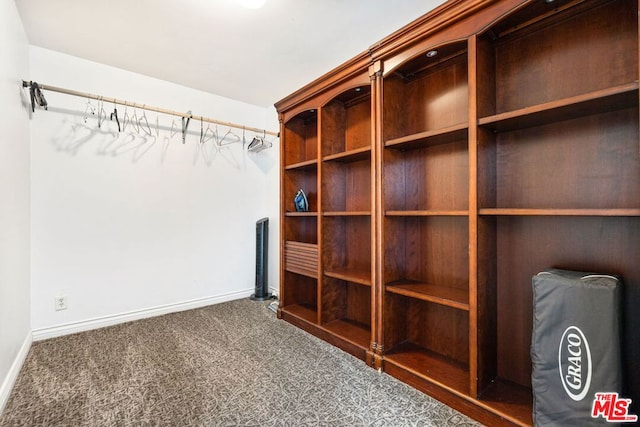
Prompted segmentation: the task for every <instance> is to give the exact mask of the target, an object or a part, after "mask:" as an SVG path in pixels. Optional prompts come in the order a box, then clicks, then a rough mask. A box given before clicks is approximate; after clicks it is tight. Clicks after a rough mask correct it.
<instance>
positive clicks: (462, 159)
mask: <svg viewBox="0 0 640 427" xmlns="http://www.w3.org/2000/svg"><path fill="white" fill-rule="evenodd" d="M384 167H385V188H389V191H385V198H386V199H385V207H386V209H387V210H467V209H468V206H469V196H468V194H469V152H468V143H467V140H466V138H465V139H463V140H458V141H456V142H455V143H450V144H442V145H435V146H427V147H425V148H421V149H415V150H410V151H406V152H401V153H398V152H396V151H395V150H389V149H387V150H385V166H384Z"/></svg>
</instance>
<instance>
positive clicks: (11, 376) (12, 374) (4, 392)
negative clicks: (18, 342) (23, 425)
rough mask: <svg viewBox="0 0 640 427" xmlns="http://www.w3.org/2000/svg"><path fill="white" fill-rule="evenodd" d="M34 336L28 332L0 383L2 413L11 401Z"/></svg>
mask: <svg viewBox="0 0 640 427" xmlns="http://www.w3.org/2000/svg"><path fill="white" fill-rule="evenodd" d="M31 342H32V336H31V333H28V334H27V336H26V337H25V338H24V342H23V343H22V346H21V347H20V351H18V354H17V355H16V357H15V359H13V363H12V364H11V368H9V372H7V376H6V377H5V379H4V381H3V382H2V385H0V414H2V411H4V407H5V405H6V404H7V402H8V401H9V396H11V390H13V386H14V384H15V383H16V380H17V379H18V374H19V373H20V369H22V365H23V364H24V361H25V360H26V359H27V354H29V349H30V348H31Z"/></svg>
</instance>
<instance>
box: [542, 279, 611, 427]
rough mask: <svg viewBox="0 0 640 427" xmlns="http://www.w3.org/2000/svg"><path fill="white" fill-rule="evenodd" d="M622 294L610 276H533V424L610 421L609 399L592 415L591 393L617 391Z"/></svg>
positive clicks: (574, 424) (589, 424) (592, 399)
mask: <svg viewBox="0 0 640 427" xmlns="http://www.w3.org/2000/svg"><path fill="white" fill-rule="evenodd" d="M621 298H622V282H621V280H620V278H618V277H615V276H608V275H603V274H593V273H582V272H576V271H567V270H557V269H551V270H548V271H544V272H542V273H539V274H537V275H536V276H534V277H533V334H532V340H531V362H532V368H533V369H532V375H531V383H532V384H531V385H532V389H533V423H534V425H536V426H580V427H583V426H591V425H611V423H610V422H608V421H607V419H606V415H607V413H608V412H611V411H609V407H608V406H607V405H609V404H611V402H599V406H597V411H596V412H598V414H597V415H599V416H597V417H593V416H592V409H593V408H594V400H595V399H596V393H618V395H620V393H621V391H622V390H621V389H622V348H621V320H622V313H621V307H622V306H621ZM605 396H613V395H612V394H605ZM620 397H622V396H620ZM601 398H602V395H599V396H598V399H601Z"/></svg>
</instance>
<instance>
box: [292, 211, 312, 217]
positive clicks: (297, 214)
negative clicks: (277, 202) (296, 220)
mask: <svg viewBox="0 0 640 427" xmlns="http://www.w3.org/2000/svg"><path fill="white" fill-rule="evenodd" d="M284 216H288V217H317V216H318V212H285V213H284Z"/></svg>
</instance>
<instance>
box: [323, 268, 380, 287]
mask: <svg viewBox="0 0 640 427" xmlns="http://www.w3.org/2000/svg"><path fill="white" fill-rule="evenodd" d="M324 275H325V276H328V277H332V278H334V279H338V280H345V281H347V282H352V283H358V284H360V285H364V286H371V272H370V271H357V270H351V269H335V268H334V269H331V270H325V271H324Z"/></svg>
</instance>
